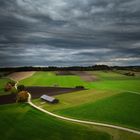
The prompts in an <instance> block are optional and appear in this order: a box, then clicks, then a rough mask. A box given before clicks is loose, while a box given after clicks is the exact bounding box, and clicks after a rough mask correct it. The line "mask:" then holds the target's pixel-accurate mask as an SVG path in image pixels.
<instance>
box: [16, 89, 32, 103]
mask: <svg viewBox="0 0 140 140" xmlns="http://www.w3.org/2000/svg"><path fill="white" fill-rule="evenodd" d="M28 96H29V95H28V92H27V91H20V92H19V93H18V95H17V102H27V100H28Z"/></svg>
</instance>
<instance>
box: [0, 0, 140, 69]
mask: <svg viewBox="0 0 140 140" xmlns="http://www.w3.org/2000/svg"><path fill="white" fill-rule="evenodd" d="M94 64H107V65H140V0H0V67H3V66H73V65H94Z"/></svg>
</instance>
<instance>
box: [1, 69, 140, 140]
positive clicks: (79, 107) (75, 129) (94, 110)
mask: <svg viewBox="0 0 140 140" xmlns="http://www.w3.org/2000/svg"><path fill="white" fill-rule="evenodd" d="M123 72H124V71H123ZM123 72H113V71H110V72H107V71H92V72H91V71H90V72H89V73H90V74H93V75H94V76H96V77H97V80H95V81H93V82H85V81H83V80H82V79H81V78H80V77H79V76H78V75H65V76H64V75H63V76H61V75H55V73H54V72H36V73H35V74H34V75H33V76H31V77H29V78H27V79H24V80H22V81H20V83H19V84H24V85H27V86H34V85H35V86H55V85H57V86H60V87H75V86H78V85H83V86H84V87H86V88H87V90H84V91H78V92H73V93H68V94H61V95H57V96H55V97H56V98H57V99H59V101H60V102H59V103H58V104H53V105H52V104H48V103H45V104H42V101H41V100H40V99H35V100H33V102H34V103H35V104H36V105H38V106H40V107H41V108H44V109H46V110H48V111H50V112H53V113H56V114H60V115H62V116H68V117H70V118H76V119H81V120H89V121H97V122H103V123H108V124H115V125H119V126H123V127H128V128H132V129H136V130H140V119H139V118H140V109H139V108H140V102H139V101H140V95H139V93H140V86H139V83H140V74H139V73H137V74H136V76H134V77H130V76H125V75H123V74H122V73H123ZM1 80H2V79H1ZM3 83H4V82H2V84H1V85H0V87H1V88H2V87H3ZM128 91H132V92H131V93H130V92H128ZM133 92H138V93H137V94H135V93H133ZM0 111H1V114H2V115H1V116H0V125H1V126H4V128H1V130H0V132H2V135H1V136H2V138H3V139H4V140H5V139H7V140H8V139H15V140H16V139H21V140H22V139H28V137H30V139H35V140H40V139H44V137H45V139H51V140H53V139H54V140H59V139H62V140H63V139H71V140H73V139H75V140H77V139H78V140H79V139H82V140H86V139H95V140H96V139H98V140H102V139H103V140H105V139H113V140H125V139H127V140H139V138H140V136H139V135H136V134H133V133H128V132H125V131H121V130H120V131H119V130H116V129H115V130H114V129H111V128H104V127H96V126H91V125H89V126H88V125H79V124H75V123H71V122H65V121H61V120H59V119H54V118H52V117H51V116H48V115H45V114H43V113H41V112H39V111H37V110H35V109H32V108H31V107H29V106H27V105H25V104H14V105H5V106H0ZM9 116H10V117H9ZM9 118H10V119H9ZM25 120H26V121H25ZM15 122H17V123H15ZM9 124H10V125H11V126H12V127H9V128H8V125H9ZM31 124H32V125H31ZM46 124H47V125H46ZM21 126H22V127H21ZM37 128H40V129H37ZM6 130H8V132H7V133H4V132H5V131H6ZM36 131H38V132H37V133H35V132H36ZM9 132H10V133H9ZM17 132H19V133H17ZM29 132H30V133H29ZM24 133H25V134H26V135H24V136H23V137H21V135H23V134H24ZM110 135H111V136H110Z"/></svg>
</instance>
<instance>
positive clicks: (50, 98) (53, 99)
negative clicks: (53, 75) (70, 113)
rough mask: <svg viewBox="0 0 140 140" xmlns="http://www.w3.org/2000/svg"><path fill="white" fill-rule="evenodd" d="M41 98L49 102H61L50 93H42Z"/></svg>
mask: <svg viewBox="0 0 140 140" xmlns="http://www.w3.org/2000/svg"><path fill="white" fill-rule="evenodd" d="M40 98H41V99H42V100H44V101H47V102H49V103H58V102H59V100H58V99H55V98H54V97H50V96H48V95H42V96H41V97H40Z"/></svg>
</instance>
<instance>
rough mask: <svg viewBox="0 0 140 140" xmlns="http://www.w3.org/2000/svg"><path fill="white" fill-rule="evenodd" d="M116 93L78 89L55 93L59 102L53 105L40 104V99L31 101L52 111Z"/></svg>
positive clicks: (94, 100)
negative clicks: (66, 92)
mask: <svg viewBox="0 0 140 140" xmlns="http://www.w3.org/2000/svg"><path fill="white" fill-rule="evenodd" d="M116 94H118V92H114V91H108V90H107V91H106V90H100V91H99V90H98V91H97V90H93V89H91V90H84V91H78V92H73V93H68V94H61V95H57V96H55V98H57V99H59V101H60V102H59V103H58V104H54V105H52V104H48V103H46V104H42V101H41V100H40V99H36V100H33V102H34V103H35V104H36V105H38V106H41V107H42V108H44V109H47V110H49V111H51V112H54V111H57V110H61V109H65V108H69V107H75V106H77V105H83V104H85V103H89V102H96V101H97V100H99V99H103V98H106V97H110V96H112V95H116Z"/></svg>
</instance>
